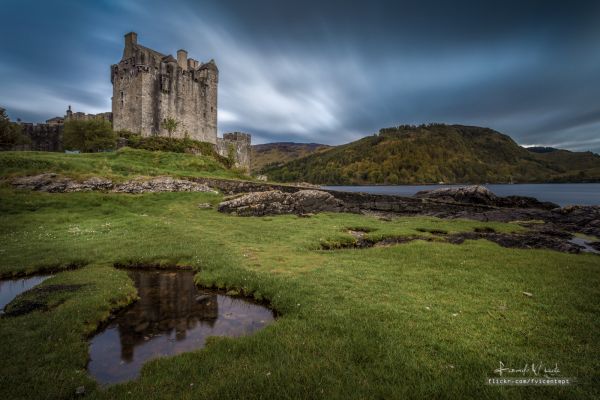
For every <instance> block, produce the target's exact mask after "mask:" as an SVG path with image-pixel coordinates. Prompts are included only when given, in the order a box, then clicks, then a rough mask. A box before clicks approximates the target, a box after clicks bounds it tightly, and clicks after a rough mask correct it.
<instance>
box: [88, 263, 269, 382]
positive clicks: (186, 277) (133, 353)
mask: <svg viewBox="0 0 600 400" xmlns="http://www.w3.org/2000/svg"><path fill="white" fill-rule="evenodd" d="M130 275H131V277H132V279H133V280H134V282H135V285H136V287H137V290H138V295H139V297H140V299H139V300H138V301H137V302H136V303H134V304H133V305H132V306H130V307H129V308H127V309H126V310H124V311H123V312H121V313H120V314H119V315H118V316H117V318H116V319H115V320H114V321H112V322H111V323H110V324H109V325H108V326H107V327H106V328H105V329H104V330H103V331H102V332H100V333H98V334H97V335H96V336H95V337H94V338H93V339H92V340H91V344H90V359H91V360H90V363H89V365H88V370H89V372H90V374H92V376H94V377H95V378H96V379H97V380H98V381H99V382H101V383H105V384H106V383H115V382H121V381H125V380H129V379H134V378H135V377H137V375H138V374H139V371H140V369H141V367H142V365H143V363H144V362H146V361H148V360H149V359H152V358H156V357H160V356H167V355H173V354H179V353H183V352H186V351H191V350H194V349H198V348H201V347H203V346H204V343H205V341H206V338H207V337H208V336H234V337H235V336H241V335H247V334H250V333H252V332H254V331H256V330H258V329H260V328H262V327H264V326H265V325H267V324H269V323H270V322H271V321H273V319H274V316H273V312H272V311H271V310H269V309H268V308H266V307H264V306H260V305H257V304H254V303H251V302H249V301H246V300H243V299H238V298H232V297H228V296H225V295H222V294H218V293H216V292H210V291H199V290H198V289H197V288H196V286H195V285H194V281H193V276H194V273H193V272H192V271H157V270H132V271H131V272H130Z"/></svg>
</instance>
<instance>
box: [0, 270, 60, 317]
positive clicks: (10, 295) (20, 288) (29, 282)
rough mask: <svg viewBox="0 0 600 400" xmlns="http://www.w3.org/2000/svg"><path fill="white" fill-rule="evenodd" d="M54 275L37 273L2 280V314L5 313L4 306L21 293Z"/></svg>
mask: <svg viewBox="0 0 600 400" xmlns="http://www.w3.org/2000/svg"><path fill="white" fill-rule="evenodd" d="M51 276H52V275H36V276H30V277H27V278H18V279H6V280H1V281H0V314H4V307H5V306H6V305H7V304H8V303H10V302H11V301H13V299H14V298H15V297H17V296H18V295H20V294H21V293H23V292H25V291H27V290H29V289H31V288H32V287H34V286H37V285H39V284H40V283H42V282H43V281H45V280H46V279H48V278H50V277H51Z"/></svg>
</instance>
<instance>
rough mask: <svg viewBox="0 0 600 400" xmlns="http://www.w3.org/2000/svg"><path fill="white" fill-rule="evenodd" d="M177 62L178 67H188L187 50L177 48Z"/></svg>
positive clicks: (184, 68)
mask: <svg viewBox="0 0 600 400" xmlns="http://www.w3.org/2000/svg"><path fill="white" fill-rule="evenodd" d="M177 64H178V65H179V67H180V68H181V69H182V70H184V71H187V69H188V62H187V51H185V50H177Z"/></svg>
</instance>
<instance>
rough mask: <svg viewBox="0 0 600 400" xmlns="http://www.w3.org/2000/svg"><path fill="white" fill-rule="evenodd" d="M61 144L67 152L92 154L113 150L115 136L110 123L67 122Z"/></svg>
mask: <svg viewBox="0 0 600 400" xmlns="http://www.w3.org/2000/svg"><path fill="white" fill-rule="evenodd" d="M63 143H64V147H65V149H67V150H79V151H82V152H85V153H93V152H98V151H106V150H112V149H114V148H115V147H116V144H117V135H116V134H115V133H114V132H113V130H112V126H111V124H110V122H109V121H106V120H103V119H91V120H87V121H67V122H66V123H65V131H64V134H63Z"/></svg>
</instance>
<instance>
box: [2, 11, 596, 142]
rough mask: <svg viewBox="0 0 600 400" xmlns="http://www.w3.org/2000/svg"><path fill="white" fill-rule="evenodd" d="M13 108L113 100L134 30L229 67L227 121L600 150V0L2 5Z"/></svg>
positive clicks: (222, 110)
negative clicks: (445, 133)
mask: <svg viewBox="0 0 600 400" xmlns="http://www.w3.org/2000/svg"><path fill="white" fill-rule="evenodd" d="M2 12H3V24H1V25H0V35H2V37H3V38H8V40H3V41H2V42H0V51H1V54H2V58H0V105H3V106H5V107H7V109H8V110H9V114H10V115H11V116H12V117H13V118H16V117H21V118H23V119H27V120H44V119H46V118H48V117H51V116H53V115H60V114H61V113H63V112H64V109H65V107H66V105H67V104H73V106H74V107H75V108H76V109H77V110H82V111H86V112H99V111H104V110H107V109H109V108H110V96H111V85H110V80H109V66H110V64H112V63H115V62H117V61H118V60H119V58H120V56H121V52H122V35H123V34H124V33H126V32H128V31H130V30H135V31H137V32H138V34H139V40H140V42H141V43H143V44H145V45H146V46H148V47H152V48H156V49H157V50H159V51H161V52H165V53H169V52H170V53H174V52H175V51H176V50H177V49H178V48H182V47H183V48H186V49H187V50H188V51H189V53H190V55H192V56H194V57H196V58H199V59H201V60H205V61H206V60H208V59H210V58H215V59H216V61H217V63H218V65H219V69H220V72H221V79H220V87H219V90H220V96H219V130H220V131H229V130H244V131H248V132H251V133H253V134H254V139H255V141H257V142H264V141H291V140H293V141H306V142H322V143H328V144H339V143H343V142H347V141H350V140H354V139H356V138H358V137H360V136H364V135H367V134H370V133H373V132H375V131H377V130H378V129H379V128H381V127H384V126H390V125H395V124H401V123H422V122H434V121H436V122H448V123H465V124H473V125H483V126H489V127H492V128H494V129H497V130H500V131H502V132H504V133H507V134H509V135H511V136H512V137H513V138H515V140H517V141H518V142H519V143H522V144H537V145H555V146H557V145H560V146H563V147H566V148H570V149H574V150H593V151H596V152H598V151H600V140H598V137H599V136H600V135H599V134H598V133H600V111H599V108H598V102H597V99H599V98H600V85H599V84H598V82H597V80H598V79H597V75H598V71H600V51H599V50H600V49H599V48H598V47H599V43H600V24H598V23H597V21H598V20H600V3H598V2H596V1H589V2H586V1H577V2H565V1H556V2H553V1H503V2H482V1H464V0H463V1H435V2H434V1H423V0H421V1H370V2H349V1H347V0H346V1H337V0H333V1H323V0H321V1H316V0H305V1H302V2H282V1H275V0H272V1H271V0H254V1H245V0H244V1H242V0H228V1H204V2H198V1H179V2H178V1H171V2H168V3H167V2H162V1H154V0H150V1H141V0H140V1H127V2H123V1H119V0H104V1H91V0H89V1H77V2H73V1H67V0H62V1H61V0H57V1H52V2H39V1H32V0H5V1H4V2H3V7H2Z"/></svg>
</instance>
